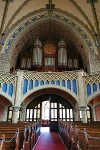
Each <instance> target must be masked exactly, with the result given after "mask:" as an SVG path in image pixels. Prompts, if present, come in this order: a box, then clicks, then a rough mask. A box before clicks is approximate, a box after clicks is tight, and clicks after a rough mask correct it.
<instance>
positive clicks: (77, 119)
mask: <svg viewBox="0 0 100 150" xmlns="http://www.w3.org/2000/svg"><path fill="white" fill-rule="evenodd" d="M74 121H80V111H79V105H78V103H76V104H75V108H74Z"/></svg>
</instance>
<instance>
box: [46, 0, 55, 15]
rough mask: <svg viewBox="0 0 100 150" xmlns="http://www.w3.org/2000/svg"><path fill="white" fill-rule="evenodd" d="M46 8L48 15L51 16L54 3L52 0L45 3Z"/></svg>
mask: <svg viewBox="0 0 100 150" xmlns="http://www.w3.org/2000/svg"><path fill="white" fill-rule="evenodd" d="M46 8H47V10H48V14H49V16H50V17H51V15H52V13H53V9H54V8H55V4H52V0H49V4H46Z"/></svg>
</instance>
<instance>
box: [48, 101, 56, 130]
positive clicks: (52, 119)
mask: <svg viewBox="0 0 100 150" xmlns="http://www.w3.org/2000/svg"><path fill="white" fill-rule="evenodd" d="M57 108H58V103H54V102H50V131H58V109H57Z"/></svg>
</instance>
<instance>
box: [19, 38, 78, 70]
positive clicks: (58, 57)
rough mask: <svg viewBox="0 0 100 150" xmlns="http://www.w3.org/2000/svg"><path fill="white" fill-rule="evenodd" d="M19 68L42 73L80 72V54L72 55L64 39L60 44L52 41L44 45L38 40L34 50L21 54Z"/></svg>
mask: <svg viewBox="0 0 100 150" xmlns="http://www.w3.org/2000/svg"><path fill="white" fill-rule="evenodd" d="M19 68H20V69H24V70H25V69H26V70H33V71H40V72H56V71H57V72H59V71H70V70H78V69H79V60H78V54H72V53H71V52H70V51H69V50H68V49H67V46H66V42H65V41H64V40H63V39H61V40H60V41H59V43H58V44H57V43H54V42H53V41H51V40H48V41H47V42H45V43H43V44H42V43H41V41H40V39H38V38H37V39H36V40H35V42H34V48H33V49H32V50H31V51H29V52H27V53H22V54H21V57H20V66H19Z"/></svg>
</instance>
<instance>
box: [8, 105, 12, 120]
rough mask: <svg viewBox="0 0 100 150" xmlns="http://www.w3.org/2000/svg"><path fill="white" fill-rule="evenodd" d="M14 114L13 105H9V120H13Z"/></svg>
mask: <svg viewBox="0 0 100 150" xmlns="http://www.w3.org/2000/svg"><path fill="white" fill-rule="evenodd" d="M12 115H13V108H12V106H9V107H8V116H7V121H9V122H12Z"/></svg>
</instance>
